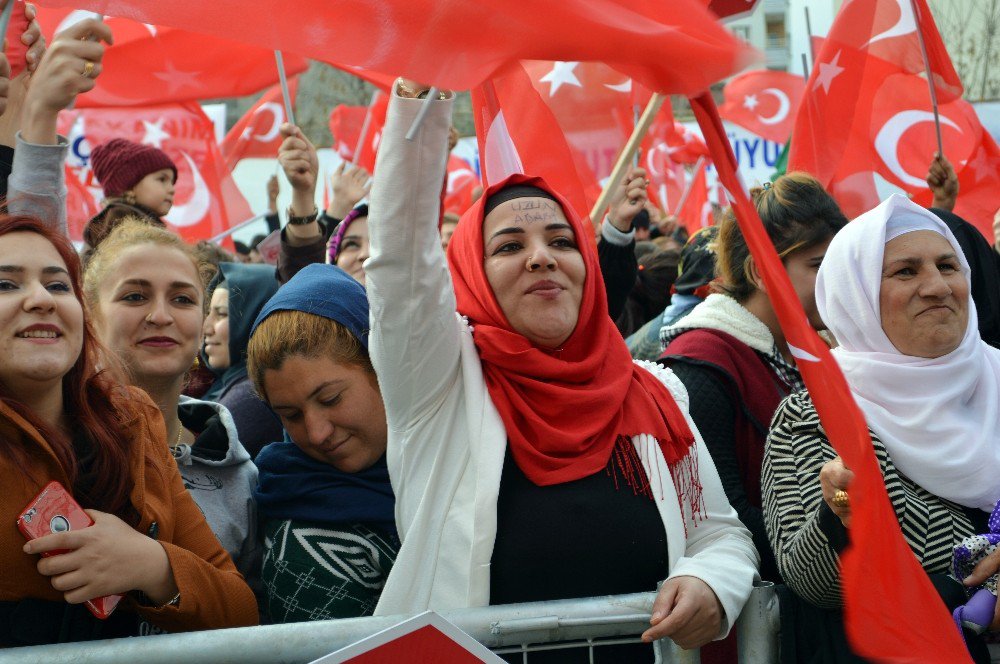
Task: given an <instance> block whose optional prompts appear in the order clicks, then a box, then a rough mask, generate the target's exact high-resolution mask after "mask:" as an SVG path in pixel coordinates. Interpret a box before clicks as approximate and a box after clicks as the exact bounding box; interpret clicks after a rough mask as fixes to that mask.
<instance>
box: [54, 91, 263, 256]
mask: <svg viewBox="0 0 1000 664" xmlns="http://www.w3.org/2000/svg"><path fill="white" fill-rule="evenodd" d="M59 131H60V133H61V134H63V135H65V136H67V137H68V138H69V141H70V148H71V152H70V156H69V157H68V159H67V166H68V168H69V169H70V170H71V171H73V174H72V175H71V174H69V173H68V174H67V179H68V180H69V178H71V177H75V178H76V179H77V181H79V182H81V183H85V186H86V191H87V192H89V193H90V195H91V197H92V199H93V201H94V203H95V204H99V203H100V201H101V200H102V198H103V194H102V192H101V188H100V186H99V183H96V182H94V178H93V175H92V172H91V170H90V164H89V160H90V152H91V150H92V148H93V147H94V146H97V145H100V144H101V143H104V142H106V141H109V140H111V139H112V138H125V139H128V140H130V141H135V142H136V143H144V144H146V145H153V146H155V147H157V148H160V149H161V150H163V151H164V152H166V153H167V155H168V156H169V157H170V158H171V159H172V160H173V162H174V164H176V165H177V185H176V191H175V194H174V205H173V208H172V209H171V210H170V213H169V214H167V216H166V221H167V224H168V225H169V226H170V228H171V229H173V230H174V231H176V232H177V233H178V234H179V235H181V237H183V238H185V239H186V240H189V241H194V240H204V239H208V238H211V237H214V236H216V235H219V234H221V233H222V232H223V231H225V230H227V229H228V228H229V227H230V226H231V225H233V224H237V223H239V222H242V221H245V220H246V219H248V218H250V217H251V216H252V214H251V212H250V206H249V205H248V204H247V202H246V199H245V198H244V197H243V195H242V194H241V193H240V191H239V189H238V188H237V187H236V183H235V182H233V179H232V177H231V175H230V172H229V170H228V169H227V168H226V165H225V162H224V160H223V158H222V154H221V153H220V152H219V146H218V143H216V140H215V127H214V126H213V124H212V121H211V120H210V119H209V118H208V117H207V116H206V115H205V113H204V112H203V111H202V110H201V107H200V106H198V104H195V103H186V104H174V105H170V106H155V107H146V108H107V109H76V110H72V111H63V112H62V113H61V114H60V120H59ZM74 189H75V188H74ZM77 193H79V190H77ZM91 209H93V208H88V207H86V206H85V207H83V208H79V207H75V206H74V207H70V208H68V209H67V213H68V215H69V217H70V228H71V229H74V228H76V229H81V230H82V228H83V226H84V225H85V224H86V222H87V220H88V219H89V218H90V216H88V215H90V210H91ZM91 216H92V215H91ZM71 239H74V240H80V239H82V238H81V237H80V236H77V237H73V236H71Z"/></svg>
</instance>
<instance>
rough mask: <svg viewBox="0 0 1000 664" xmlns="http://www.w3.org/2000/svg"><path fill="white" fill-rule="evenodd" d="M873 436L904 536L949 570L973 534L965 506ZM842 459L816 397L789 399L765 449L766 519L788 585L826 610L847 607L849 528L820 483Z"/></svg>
mask: <svg viewBox="0 0 1000 664" xmlns="http://www.w3.org/2000/svg"><path fill="white" fill-rule="evenodd" d="M869 432H870V430H869ZM870 433H871V436H872V443H873V444H874V446H875V456H876V458H877V459H878V462H879V466H880V467H881V470H882V477H883V478H884V479H885V486H886V490H887V491H888V493H889V500H890V501H891V502H892V506H893V508H894V510H895V512H896V517H897V518H898V519H899V523H900V526H901V527H902V530H903V536H904V537H905V538H906V541H907V543H908V544H909V545H910V548H911V549H912V550H913V553H914V554H915V555H916V556H917V558H918V560H919V561H920V564H921V565H923V567H924V569H925V570H926V571H927V572H929V573H947V572H948V570H949V566H950V562H951V556H952V549H953V547H954V546H955V544H957V543H958V542H959V541H960V540H961V539H962V538H963V537H966V536H968V535H971V534H973V533H974V530H973V525H972V522H971V521H970V519H969V517H968V516H967V514H966V513H965V511H964V508H962V506H960V505H958V504H956V503H953V502H950V501H948V500H945V499H943V498H939V497H937V496H935V495H933V494H931V493H929V492H928V491H926V490H924V489H922V488H921V487H919V486H917V485H916V484H914V483H913V481H911V480H910V479H909V478H907V477H905V476H903V475H902V474H901V473H900V472H899V471H898V470H897V469H896V467H895V465H894V464H893V462H892V459H890V458H889V452H888V451H887V450H886V448H885V445H883V443H882V441H880V440H879V439H878V437H877V436H876V435H875V434H874V433H873V432H870ZM836 456H837V453H836V452H835V451H834V450H833V447H831V446H830V443H829V441H828V440H827V437H826V433H825V432H824V430H823V427H822V425H821V424H820V421H819V416H818V414H817V413H816V408H815V406H814V405H813V402H812V399H811V398H810V397H809V394H808V393H807V392H804V391H803V392H797V393H796V394H793V395H791V396H789V397H788V398H786V399H785V400H784V401H783V402H782V403H781V405H780V406H779V407H778V410H777V412H776V413H775V415H774V419H773V420H772V422H771V431H770V434H769V435H768V439H767V446H766V448H765V451H764V465H763V469H762V478H761V493H762V494H763V499H764V522H765V526H766V528H767V534H768V539H769V540H770V542H771V546H772V548H773V549H774V554H775V557H776V559H777V563H778V569H779V570H780V572H781V575H782V577H783V578H784V579H785V582H786V583H787V584H788V585H789V586H791V588H792V590H794V591H795V592H796V594H798V595H799V596H800V597H802V598H804V599H806V600H808V601H809V602H811V603H813V604H815V605H816V606H819V607H822V608H835V607H839V606H841V604H842V600H841V592H840V571H839V558H838V555H837V551H839V550H841V549H842V548H843V544H845V543H846V540H847V537H846V531H845V529H844V527H843V526H842V525H841V524H840V521H839V519H838V518H837V517H836V516H835V515H834V514H833V512H832V511H831V510H830V508H829V507H827V506H826V503H824V502H823V493H822V490H821V489H820V483H819V471H820V469H821V468H822V467H823V464H825V463H826V462H827V461H830V460H832V459H833V458H834V457H836Z"/></svg>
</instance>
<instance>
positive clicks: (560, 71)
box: [538, 61, 631, 97]
mask: <svg viewBox="0 0 1000 664" xmlns="http://www.w3.org/2000/svg"><path fill="white" fill-rule="evenodd" d="M579 64H580V63H579V62H560V61H556V62H553V63H552V71H550V72H549V73H548V74H546V75H545V76H542V77H541V78H540V79H538V82H539V83H548V84H549V85H550V86H551V87H550V88H549V96H550V97H551V96H553V95H555V93H556V92H558V91H559V88H561V87H562V86H564V85H573V86H576V87H578V88H582V87H583V84H582V83H580V79H578V78H577V77H576V74H574V73H573V70H574V69H576V68H577V66H579ZM629 85H631V80H630V81H629Z"/></svg>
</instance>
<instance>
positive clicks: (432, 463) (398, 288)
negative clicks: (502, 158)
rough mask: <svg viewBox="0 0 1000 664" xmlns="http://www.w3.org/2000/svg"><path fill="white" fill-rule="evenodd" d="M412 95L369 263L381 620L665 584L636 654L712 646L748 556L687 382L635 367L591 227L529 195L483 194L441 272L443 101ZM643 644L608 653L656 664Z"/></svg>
mask: <svg viewBox="0 0 1000 664" xmlns="http://www.w3.org/2000/svg"><path fill="white" fill-rule="evenodd" d="M414 92H415V90H414V88H413V87H412V85H410V84H405V83H400V84H399V85H397V91H396V93H395V95H394V97H393V99H392V102H391V103H390V106H389V113H388V116H387V118H386V125H385V131H384V133H383V138H382V141H383V142H382V145H381V148H380V150H379V160H378V165H377V167H376V170H375V182H374V185H373V187H372V192H371V207H370V216H369V219H370V226H369V236H370V241H371V258H369V259H368V261H367V262H366V263H365V272H366V275H367V289H368V295H369V300H370V304H371V326H372V330H371V336H370V342H369V349H370V353H371V359H372V363H373V364H374V366H375V370H376V372H377V374H378V379H379V384H380V386H381V388H382V395H383V397H384V402H385V410H386V419H387V422H388V430H389V436H388V450H387V462H388V466H389V472H390V477H391V479H392V486H393V490H394V491H395V494H396V524H397V527H398V529H399V534H400V538H401V540H402V547H401V548H400V550H399V554H398V556H397V559H396V563H395V565H394V567H393V570H392V572H391V574H390V576H389V578H388V580H387V581H386V585H385V588H384V589H383V591H382V595H381V598H380V600H379V604H378V607H377V609H376V613H378V614H392V613H402V612H410V611H420V610H424V609H428V608H429V609H433V610H444V609H453V608H460V607H471V606H484V605H488V604H508V603H519V602H531V601H542V600H554V599H567V598H573V597H591V596H597V595H607V594H617V593H631V592H643V591H654V590H656V587H657V583H658V582H661V581H662V582H663V585H662V589H661V590H660V592H659V594H658V596H657V600H656V602H655V603H654V604H653V606H652V616H651V627H650V629H649V630H647V631H646V633H645V634H644V635H643V638H644V640H646V641H651V640H653V639H658V638H661V637H665V636H666V637H670V638H671V639H673V640H674V641H676V642H677V643H678V644H680V645H681V646H683V647H686V648H691V647H698V646H701V645H703V644H705V643H707V642H709V641H711V640H713V639H718V638H721V637H723V636H725V634H726V633H727V632H728V631H729V629H730V627H731V626H732V625H733V623H734V622H735V620H736V617H737V616H738V615H739V612H740V610H741V608H742V606H743V603H744V602H745V601H746V598H747V597H748V595H749V593H750V590H751V586H752V583H753V580H754V578H755V575H756V563H757V554H756V551H755V550H754V548H753V544H752V543H751V541H750V536H749V534H748V532H747V530H746V529H745V528H744V527H743V526H742V525H741V524H740V522H739V520H738V519H737V518H736V514H735V512H734V511H733V509H732V507H730V505H729V503H728V502H727V501H726V497H725V494H724V492H723V490H722V486H721V483H720V481H719V477H718V474H717V473H716V471H715V467H714V466H713V464H712V460H711V457H710V456H709V455H708V453H707V451H706V450H705V447H704V443H703V442H702V441H701V437H700V435H699V434H698V431H697V428H696V427H695V426H694V424H693V423H692V421H691V419H690V417H689V416H688V415H687V412H686V411H687V395H686V392H685V391H684V388H683V385H682V384H681V383H680V381H678V380H677V378H676V377H675V376H674V375H673V374H672V373H671V372H670V371H669V370H667V369H664V368H662V367H657V366H655V365H652V364H648V363H643V364H639V363H634V362H633V361H632V359H631V357H630V356H629V352H628V349H627V348H626V346H625V342H624V340H623V339H622V337H621V335H620V334H619V333H618V330H617V329H616V328H615V325H614V322H613V321H612V320H611V319H610V317H609V315H608V306H607V298H606V295H605V291H604V285H603V282H602V279H601V273H600V269H599V264H598V257H597V251H596V247H595V246H594V243H593V241H592V239H591V238H592V236H591V232H590V229H589V228H588V227H587V225H586V224H585V222H584V221H583V220H582V219H581V218H580V217H579V216H578V215H577V214H576V213H575V212H574V211H573V210H572V208H570V207H569V205H568V204H567V203H566V202H565V200H564V199H563V198H562V197H561V196H560V195H559V194H558V193H557V192H555V191H553V190H552V189H551V188H550V187H549V186H548V185H547V184H546V182H545V181H544V180H543V179H541V178H537V177H529V176H525V175H512V176H510V177H508V178H507V179H505V180H503V181H501V182H499V183H495V184H493V186H491V187H490V188H488V189H487V190H486V192H485V193H484V195H483V196H482V198H481V199H480V200H479V201H477V202H476V204H475V205H474V206H473V207H472V208H471V209H470V210H469V211H468V212H466V214H465V215H464V216H463V217H462V219H461V220H460V221H459V223H458V226H457V228H456V230H455V234H454V236H453V237H452V240H451V243H450V244H449V245H448V252H447V253H448V255H447V265H446V262H445V254H444V252H443V251H442V249H441V243H440V238H439V236H438V233H437V219H438V213H439V209H438V208H439V202H438V201H437V198H436V194H437V192H438V191H439V190H440V183H441V180H442V178H443V177H444V168H445V160H446V156H447V154H446V153H447V149H446V148H447V136H448V128H449V126H450V114H451V104H452V100H451V99H450V98H443V99H440V100H438V99H435V100H432V101H419V100H416V99H406V98H403V97H407V96H417V95H416V94H414ZM446 97H447V95H446ZM422 104H429V105H430V108H429V109H428V112H427V114H426V117H425V118H424V119H423V124H422V125H421V129H420V132H419V135H418V136H417V137H416V139H415V140H412V141H407V140H405V138H404V136H405V135H406V133H407V131H408V130H409V128H410V126H411V124H412V123H413V120H414V118H415V116H416V114H417V112H418V111H419V110H420V107H421V105H422ZM456 312H457V314H458V316H456ZM645 649H646V650H647V652H644V653H642V652H639V653H636V652H629V653H627V654H626V653H613V654H611V653H608V654H609V656H610V658H611V661H630V662H637V661H643V660H644V659H645V660H646V661H651V660H652V653H651V652H648V650H649V649H648V646H646V647H645ZM601 650H603V649H598V654H599V656H600V653H601ZM534 658H535V656H534V655H533V656H532V659H534ZM539 661H542V660H539ZM545 661H548V660H545ZM560 661H562V660H560Z"/></svg>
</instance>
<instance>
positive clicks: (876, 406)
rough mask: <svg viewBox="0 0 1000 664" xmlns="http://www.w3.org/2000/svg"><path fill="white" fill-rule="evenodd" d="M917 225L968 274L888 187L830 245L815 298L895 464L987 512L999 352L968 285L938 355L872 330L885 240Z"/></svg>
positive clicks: (997, 470)
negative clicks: (960, 312) (960, 314)
mask: <svg viewBox="0 0 1000 664" xmlns="http://www.w3.org/2000/svg"><path fill="white" fill-rule="evenodd" d="M920 230H931V231H934V232H936V233H939V234H941V235H942V236H944V237H945V239H947V240H948V242H950V243H951V246H952V247H953V248H954V249H955V253H956V254H957V255H958V259H959V261H960V262H961V265H962V271H963V273H964V274H965V278H966V281H968V280H969V264H968V262H967V261H966V260H965V256H964V255H963V254H962V249H961V248H960V247H959V244H958V241H957V240H956V239H955V236H954V235H952V233H951V231H950V230H949V229H948V227H947V226H946V225H945V224H944V222H942V221H941V220H940V219H938V218H937V216H935V215H934V214H933V213H932V212H929V211H928V210H925V209H924V208H922V207H920V206H918V205H916V204H915V203H912V202H910V201H909V200H908V199H907V198H906V197H904V196H900V195H898V194H897V195H893V196H892V197H890V198H889V199H888V200H886V201H885V202H884V203H882V204H881V205H879V206H878V207H877V208H875V209H874V210H871V211H870V212H866V213H865V214H863V215H861V216H860V217H858V218H857V219H855V220H854V221H852V222H851V223H850V224H848V225H847V226H846V227H845V228H844V229H843V230H841V231H840V232H839V233H838V234H837V236H836V237H835V238H834V239H833V241H832V242H831V243H830V248H829V249H828V250H827V252H826V256H825V257H824V259H823V264H822V266H821V267H820V270H819V276H818V277H817V280H816V304H817V306H818V308H819V314H820V316H822V318H823V322H824V323H826V325H827V326H828V327H829V329H830V331H831V332H833V334H834V335H835V336H836V337H837V340H838V341H839V342H840V344H841V345H840V347H839V348H837V349H835V350H834V351H833V354H834V357H835V358H836V359H837V362H838V364H840V367H841V369H843V371H844V374H845V375H846V376H847V382H848V384H849V385H850V387H851V392H853V394H854V399H855V401H857V403H858V406H860V408H861V410H862V411H863V412H864V414H865V419H866V420H867V421H868V426H869V427H871V429H872V431H874V432H875V433H876V434H877V435H878V437H879V438H880V439H881V440H882V442H883V443H885V446H886V449H888V450H889V454H890V456H891V457H892V460H893V463H895V465H896V467H897V468H898V469H899V470H900V472H902V473H903V474H904V475H906V476H907V477H909V478H910V479H911V480H913V481H914V482H916V483H917V484H918V485H919V486H921V487H923V488H924V489H926V490H927V491H930V492H931V493H933V494H935V495H936V496H940V497H941V498H946V499H948V500H951V501H954V502H957V503H959V504H961V505H965V506H966V507H978V508H979V509H982V510H986V511H987V512H989V511H992V509H993V507H994V505H995V504H996V502H997V500H998V499H1000V351H998V350H996V349H994V348H991V347H990V346H988V345H987V344H986V343H985V342H983V341H982V340H981V339H980V337H979V330H978V328H977V323H976V321H977V317H976V307H975V304H973V302H972V295H971V286H970V295H969V300H968V307H969V324H968V327H967V328H966V330H965V336H964V337H963V338H962V342H961V344H960V345H959V346H958V348H956V349H955V350H953V351H952V352H951V353H948V354H947V355H944V356H942V357H937V358H933V359H928V358H923V357H913V356H911V355H904V354H902V353H900V352H899V351H898V350H896V348H895V346H893V345H892V342H890V341H889V338H888V337H887V336H886V334H885V332H884V331H883V330H882V323H881V315H880V312H879V291H880V289H881V284H882V259H883V254H884V253H885V244H886V242H888V241H889V240H892V239H894V238H896V237H899V236H900V235H903V234H904V233H910V232H913V231H920Z"/></svg>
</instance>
